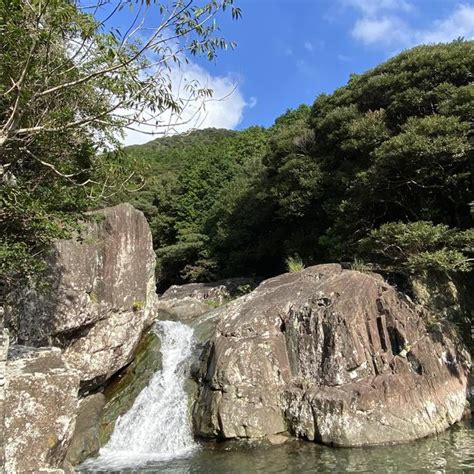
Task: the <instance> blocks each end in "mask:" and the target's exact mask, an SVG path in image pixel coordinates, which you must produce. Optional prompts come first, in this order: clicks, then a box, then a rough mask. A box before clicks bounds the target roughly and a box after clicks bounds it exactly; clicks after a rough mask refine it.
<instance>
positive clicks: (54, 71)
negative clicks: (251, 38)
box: [0, 0, 241, 282]
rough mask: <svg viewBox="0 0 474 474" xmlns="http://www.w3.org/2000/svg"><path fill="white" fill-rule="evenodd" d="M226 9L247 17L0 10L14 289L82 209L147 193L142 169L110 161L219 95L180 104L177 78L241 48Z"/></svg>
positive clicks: (198, 90) (1, 5) (4, 209)
mask: <svg viewBox="0 0 474 474" xmlns="http://www.w3.org/2000/svg"><path fill="white" fill-rule="evenodd" d="M129 7H130V8H131V10H130V13H129V14H128V15H129V16H128V17H129V18H130V23H129V26H130V28H128V27H125V28H123V29H122V30H118V29H116V28H114V27H113V20H112V19H113V18H114V16H115V15H125V13H123V12H121V11H122V10H124V11H125V9H128V8H129ZM224 10H226V11H229V12H230V14H231V15H232V17H234V18H238V17H240V15H241V13H240V9H239V8H238V7H236V6H234V5H233V0H221V1H208V2H205V1H203V2H196V1H190V2H184V1H182V0H175V1H163V2H151V1H149V0H142V1H140V2H135V1H132V0H125V1H120V2H117V3H116V4H115V5H114V4H111V3H110V2H98V3H97V5H95V7H94V8H92V9H90V8H88V7H86V6H84V5H83V4H82V2H78V1H70V0H29V1H28V2H24V1H21V0H0V44H1V45H2V47H1V49H0V180H1V186H0V203H1V210H0V225H1V240H0V258H1V262H0V273H1V275H2V278H3V279H6V281H7V282H9V281H13V279H15V278H16V277H18V276H25V275H26V274H28V273H29V270H32V269H34V268H35V266H36V264H37V263H38V259H37V258H36V257H37V256H38V255H41V254H42V252H44V250H45V249H46V248H47V247H48V244H49V243H50V242H51V240H53V239H55V238H62V237H65V236H66V235H68V234H69V233H70V231H71V229H72V228H73V227H74V222H75V221H76V220H77V218H78V217H79V215H80V213H81V211H82V210H84V209H87V208H93V207H96V206H98V205H99V204H102V203H104V201H107V198H108V197H111V196H114V195H118V194H121V193H122V194H123V192H124V191H125V190H134V189H137V186H138V185H139V183H140V180H139V179H137V173H136V170H134V169H133V168H132V167H131V163H127V164H126V165H125V166H121V165H122V164H123V163H124V162H123V159H122V158H121V157H120V154H116V153H100V151H101V149H103V148H104V147H110V146H118V144H119V141H120V136H121V134H122V133H123V131H124V130H127V129H134V128H136V127H137V126H140V128H141V129H144V128H145V130H146V127H147V126H152V127H153V129H155V128H156V127H160V126H161V127H162V129H163V130H166V128H167V127H168V126H169V125H168V124H169V120H166V121H164V114H168V115H167V119H168V118H169V114H171V115H172V116H174V118H175V121H179V117H180V114H181V112H182V110H183V108H184V107H185V106H186V104H188V103H189V102H190V101H198V102H200V103H202V101H205V100H206V99H207V98H209V97H210V95H211V94H212V91H211V90H209V89H208V88H205V87H202V86H201V85H199V84H198V83H196V82H189V83H186V84H185V88H186V95H185V96H184V97H183V96H181V95H179V94H181V93H182V91H179V92H178V93H177V92H176V90H175V89H174V88H173V82H172V77H171V73H172V68H174V67H176V66H179V64H180V63H181V62H183V61H187V60H188V57H189V55H204V56H207V57H208V58H209V59H213V58H214V57H215V56H216V53H217V51H218V50H219V49H225V48H227V47H228V46H233V44H232V43H227V42H226V41H225V40H224V39H223V38H221V37H220V36H219V35H218V27H217V23H216V22H215V21H214V20H215V18H216V16H218V15H219V14H220V13H221V12H222V11H224ZM91 11H92V12H93V13H90V12H91ZM149 13H152V15H150V14H149ZM147 17H148V20H147V22H146V23H145V22H144V20H145V18H147ZM153 19H158V21H155V23H154V24H152V21H153ZM125 171H127V173H125Z"/></svg>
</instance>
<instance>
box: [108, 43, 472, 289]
mask: <svg viewBox="0 0 474 474" xmlns="http://www.w3.org/2000/svg"><path fill="white" fill-rule="evenodd" d="M473 77H474V42H473V41H455V42H453V43H450V44H441V45H433V46H419V47H416V48H414V49H412V50H409V51H405V52H403V53H401V54H399V55H398V56H396V57H395V58H393V59H390V60H389V61H387V62H385V63H384V64H382V65H380V66H378V67H376V68H375V69H373V70H371V71H368V72H367V73H365V74H361V75H353V76H351V77H350V80H349V82H348V84H347V85H346V86H344V87H341V88H340V89H338V90H336V91H335V92H334V93H333V94H331V95H321V96H319V97H318V98H317V99H316V101H315V102H314V104H313V106H312V107H309V106H306V105H302V106H300V107H299V108H298V109H296V110H289V111H287V112H286V113H285V114H284V115H283V116H281V117H279V118H278V119H277V120H276V121H275V124H274V125H273V126H272V127H270V128H269V129H264V128H261V127H252V128H249V129H246V130H243V131H240V132H234V131H228V130H216V129H208V130H200V131H195V132H192V133H189V134H187V135H179V136H174V137H167V138H161V139H157V140H154V141H152V142H150V143H147V144H146V145H142V146H133V147H128V148H127V149H126V150H125V151H126V155H127V156H128V158H127V159H128V160H129V161H130V162H131V163H133V166H134V167H138V172H140V173H141V174H142V175H143V176H144V177H145V178H146V185H145V186H144V187H143V188H142V189H141V190H140V191H139V192H136V193H134V194H133V195H132V197H130V196H127V200H129V201H131V202H132V204H133V205H135V206H137V207H138V208H140V209H142V210H143V211H144V212H145V214H146V216H147V217H148V219H149V222H150V225H151V228H152V231H153V235H154V243H155V248H156V250H157V254H158V260H159V275H158V281H160V282H161V283H162V285H163V286H164V287H165V286H167V285H169V284H170V283H180V282H184V281H195V280H214V279H217V278H221V277H228V276H235V275H252V274H253V275H260V276H268V275H275V274H278V273H280V272H282V271H283V270H284V269H285V261H286V260H287V259H288V257H291V256H295V255H298V256H299V257H300V258H301V259H302V261H303V262H304V264H306V265H308V264H312V263H317V262H328V261H344V262H352V263H353V264H354V266H355V267H357V268H359V269H365V268H370V266H372V268H376V269H381V270H389V271H397V272H401V273H405V274H419V273H423V272H425V271H427V270H434V271H437V272H449V273H451V272H466V271H469V269H470V264H471V262H470V260H471V259H472V257H473V255H472V253H473V247H474V230H473V229H472V224H473V220H472V215H471V213H470V207H469V204H470V203H471V202H472V201H473V196H472V184H473V183H472V169H473V160H472V149H473V139H472V123H473V118H474V117H473V114H474V83H473ZM117 198H118V199H119V198H122V199H123V196H117Z"/></svg>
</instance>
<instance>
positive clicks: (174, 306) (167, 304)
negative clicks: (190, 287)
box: [158, 296, 212, 324]
mask: <svg viewBox="0 0 474 474" xmlns="http://www.w3.org/2000/svg"><path fill="white" fill-rule="evenodd" d="M211 309H212V307H211V306H209V304H208V303H206V302H204V301H201V300H199V299H196V298H191V297H190V296H185V297H184V298H168V299H163V300H162V299H160V300H159V302H158V318H159V319H161V320H170V321H180V322H182V323H184V324H189V323H191V322H192V321H194V320H195V319H196V318H198V317H199V316H202V315H203V314H206V313H208V312H209V311H210V310H211Z"/></svg>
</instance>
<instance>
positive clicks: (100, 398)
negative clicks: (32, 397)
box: [66, 393, 105, 466]
mask: <svg viewBox="0 0 474 474" xmlns="http://www.w3.org/2000/svg"><path fill="white" fill-rule="evenodd" d="M104 405H105V396H104V395H103V394H102V393H96V394H93V395H90V396H88V397H86V398H84V399H82V400H81V401H80V402H79V409H78V412H77V418H76V428H75V430H74V435H73V437H72V440H71V444H70V446H69V449H68V451H67V454H66V461H67V462H68V463H70V464H71V465H72V466H76V465H78V464H80V463H81V462H82V461H85V460H86V459H87V458H88V457H90V456H94V455H95V454H97V453H98V452H99V449H100V448H101V443H100V429H99V428H100V418H101V415H102V410H103V408H104Z"/></svg>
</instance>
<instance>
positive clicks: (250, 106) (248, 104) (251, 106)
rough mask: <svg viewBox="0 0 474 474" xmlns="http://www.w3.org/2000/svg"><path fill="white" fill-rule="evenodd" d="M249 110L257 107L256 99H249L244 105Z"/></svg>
mask: <svg viewBox="0 0 474 474" xmlns="http://www.w3.org/2000/svg"><path fill="white" fill-rule="evenodd" d="M245 105H246V106H247V107H248V108H249V109H253V108H254V107H255V106H256V105H257V98H256V97H250V99H249V101H248V103H247V104H245Z"/></svg>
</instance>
